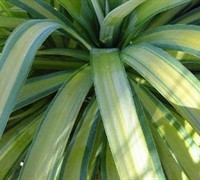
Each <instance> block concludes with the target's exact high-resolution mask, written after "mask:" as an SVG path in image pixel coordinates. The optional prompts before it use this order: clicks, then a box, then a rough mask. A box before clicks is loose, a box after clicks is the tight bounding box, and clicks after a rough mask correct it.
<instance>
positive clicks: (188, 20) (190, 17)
mask: <svg viewBox="0 0 200 180" xmlns="http://www.w3.org/2000/svg"><path fill="white" fill-rule="evenodd" d="M199 10H200V8H199V7H197V8H195V9H193V10H191V11H189V12H188V13H185V14H184V15H182V16H181V17H178V18H177V19H175V20H174V21H173V23H175V24H197V23H199V22H200V17H199V16H200V12H199Z"/></svg>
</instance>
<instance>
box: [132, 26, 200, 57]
mask: <svg viewBox="0 0 200 180" xmlns="http://www.w3.org/2000/svg"><path fill="white" fill-rule="evenodd" d="M199 38H200V27H199V26H194V25H167V26H163V27H158V28H155V29H152V30H150V31H147V32H145V33H144V34H142V35H141V36H139V37H137V38H136V40H134V41H133V42H134V43H138V42H148V43H151V44H153V45H156V46H159V47H162V48H166V49H173V50H178V51H185V52H187V53H189V54H192V55H194V56H197V57H200V41H197V39H199Z"/></svg>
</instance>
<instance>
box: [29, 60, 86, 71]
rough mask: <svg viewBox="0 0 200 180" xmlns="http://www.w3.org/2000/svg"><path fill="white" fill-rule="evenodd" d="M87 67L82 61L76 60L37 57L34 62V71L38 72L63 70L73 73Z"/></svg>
mask: <svg viewBox="0 0 200 180" xmlns="http://www.w3.org/2000/svg"><path fill="white" fill-rule="evenodd" d="M84 65H85V62H84V61H82V60H76V59H71V58H69V59H63V58H50V57H49V58H47V57H46V58H44V57H36V58H35V60H34V62H33V66H32V67H33V69H36V70H45V69H46V70H62V71H66V70H69V71H73V70H77V69H79V68H81V67H82V66H84Z"/></svg>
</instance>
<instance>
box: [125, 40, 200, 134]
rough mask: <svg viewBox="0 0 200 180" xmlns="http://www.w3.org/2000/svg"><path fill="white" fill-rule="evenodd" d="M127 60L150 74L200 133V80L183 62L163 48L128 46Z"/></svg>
mask: <svg viewBox="0 0 200 180" xmlns="http://www.w3.org/2000/svg"><path fill="white" fill-rule="evenodd" d="M121 58H122V59H123V61H124V62H125V63H127V64H129V65H130V66H132V67H133V68H134V69H135V70H136V71H138V72H139V73H140V74H141V75H142V76H143V77H144V78H146V79H147V80H148V81H149V82H150V83H151V84H152V85H153V86H154V87H155V88H156V89H157V90H158V91H159V92H160V93H161V94H162V95H163V96H164V97H165V98H166V100H167V101H169V102H170V103H171V104H172V106H174V107H175V109H177V110H178V111H179V113H180V114H181V115H182V116H183V117H184V118H185V119H187V120H188V121H189V122H190V123H191V125H192V126H193V128H194V129H195V130H196V131H197V132H198V133H200V121H199V117H200V111H199V109H200V82H199V80H198V79H196V77H195V76H194V75H192V73H190V72H189V71H188V70H187V69H186V68H185V67H184V66H183V65H182V64H181V63H179V62H178V61H177V60H175V59H174V58H173V57H171V56H170V55H169V54H167V53H165V52H164V51H162V50H161V49H159V48H156V47H154V46H151V45H147V44H141V45H134V46H130V47H127V48H126V49H124V50H123V51H122V53H121Z"/></svg>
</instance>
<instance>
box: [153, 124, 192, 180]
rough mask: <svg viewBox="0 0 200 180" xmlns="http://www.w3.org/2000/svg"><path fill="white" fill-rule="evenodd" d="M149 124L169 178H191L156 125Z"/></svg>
mask: <svg viewBox="0 0 200 180" xmlns="http://www.w3.org/2000/svg"><path fill="white" fill-rule="evenodd" d="M149 125H150V128H151V132H152V134H153V137H154V140H155V143H156V147H157V150H158V153H159V156H160V159H161V162H162V165H163V168H164V170H165V173H166V176H167V178H168V179H176V180H183V179H189V178H188V177H187V176H186V174H185V172H184V171H183V169H182V167H181V165H180V164H179V163H178V162H177V159H175V158H174V154H173V153H172V151H171V150H170V149H169V147H168V145H167V143H165V141H164V140H163V138H162V137H161V136H160V135H159V133H158V132H157V131H156V129H155V127H154V126H153V125H152V124H151V123H149Z"/></svg>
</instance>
